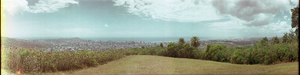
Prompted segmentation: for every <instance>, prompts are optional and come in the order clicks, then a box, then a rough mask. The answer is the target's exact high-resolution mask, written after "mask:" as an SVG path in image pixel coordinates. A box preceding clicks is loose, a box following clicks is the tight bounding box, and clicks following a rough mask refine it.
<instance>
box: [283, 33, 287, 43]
mask: <svg viewBox="0 0 300 75" xmlns="http://www.w3.org/2000/svg"><path fill="white" fill-rule="evenodd" d="M287 34H288V33H284V35H283V37H282V41H281V42H282V43H286V42H288V35H287Z"/></svg>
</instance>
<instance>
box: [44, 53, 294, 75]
mask: <svg viewBox="0 0 300 75" xmlns="http://www.w3.org/2000/svg"><path fill="white" fill-rule="evenodd" d="M298 65H299V64H298V62H289V63H281V64H275V65H261V64H257V65H239V64H230V63H223V62H215V61H207V60H198V59H186V58H171V57H162V56H151V55H132V56H127V57H125V58H123V59H120V60H116V61H112V62H109V63H107V64H105V65H101V66H98V67H94V68H86V69H82V70H75V71H68V72H56V73H47V74H50V75H51V74H55V75H56V74H79V75H83V74H84V75H96V74H299V72H298V70H299V69H298Z"/></svg>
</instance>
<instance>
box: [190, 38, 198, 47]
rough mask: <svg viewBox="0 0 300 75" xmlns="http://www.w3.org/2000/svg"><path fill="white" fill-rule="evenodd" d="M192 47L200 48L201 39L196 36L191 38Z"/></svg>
mask: <svg viewBox="0 0 300 75" xmlns="http://www.w3.org/2000/svg"><path fill="white" fill-rule="evenodd" d="M191 45H192V46H194V47H198V46H200V39H199V37H196V36H194V37H192V38H191Z"/></svg>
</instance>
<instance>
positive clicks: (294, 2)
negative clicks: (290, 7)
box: [291, 0, 299, 7]
mask: <svg viewBox="0 0 300 75" xmlns="http://www.w3.org/2000/svg"><path fill="white" fill-rule="evenodd" d="M291 2H292V3H293V4H295V6H294V7H296V6H297V5H299V0H291Z"/></svg>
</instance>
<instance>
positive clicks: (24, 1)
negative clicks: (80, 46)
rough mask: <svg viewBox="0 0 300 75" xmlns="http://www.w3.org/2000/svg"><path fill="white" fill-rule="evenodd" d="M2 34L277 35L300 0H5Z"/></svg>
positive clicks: (286, 27)
mask: <svg viewBox="0 0 300 75" xmlns="http://www.w3.org/2000/svg"><path fill="white" fill-rule="evenodd" d="M3 4H4V5H3V8H4V11H3V12H4V16H3V17H4V20H3V22H4V23H3V24H4V25H1V30H2V33H3V34H1V36H4V37H12V38H20V37H192V36H198V37H265V36H267V37H273V36H282V35H283V33H285V32H289V30H290V29H292V28H291V19H290V17H291V11H290V9H292V8H294V7H295V6H297V5H298V2H297V0H264V1H261V0H228V1H223V0H202V1H198V0H163V1H160V0H17V1H16V0H4V1H3ZM247 4H251V5H247Z"/></svg>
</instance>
